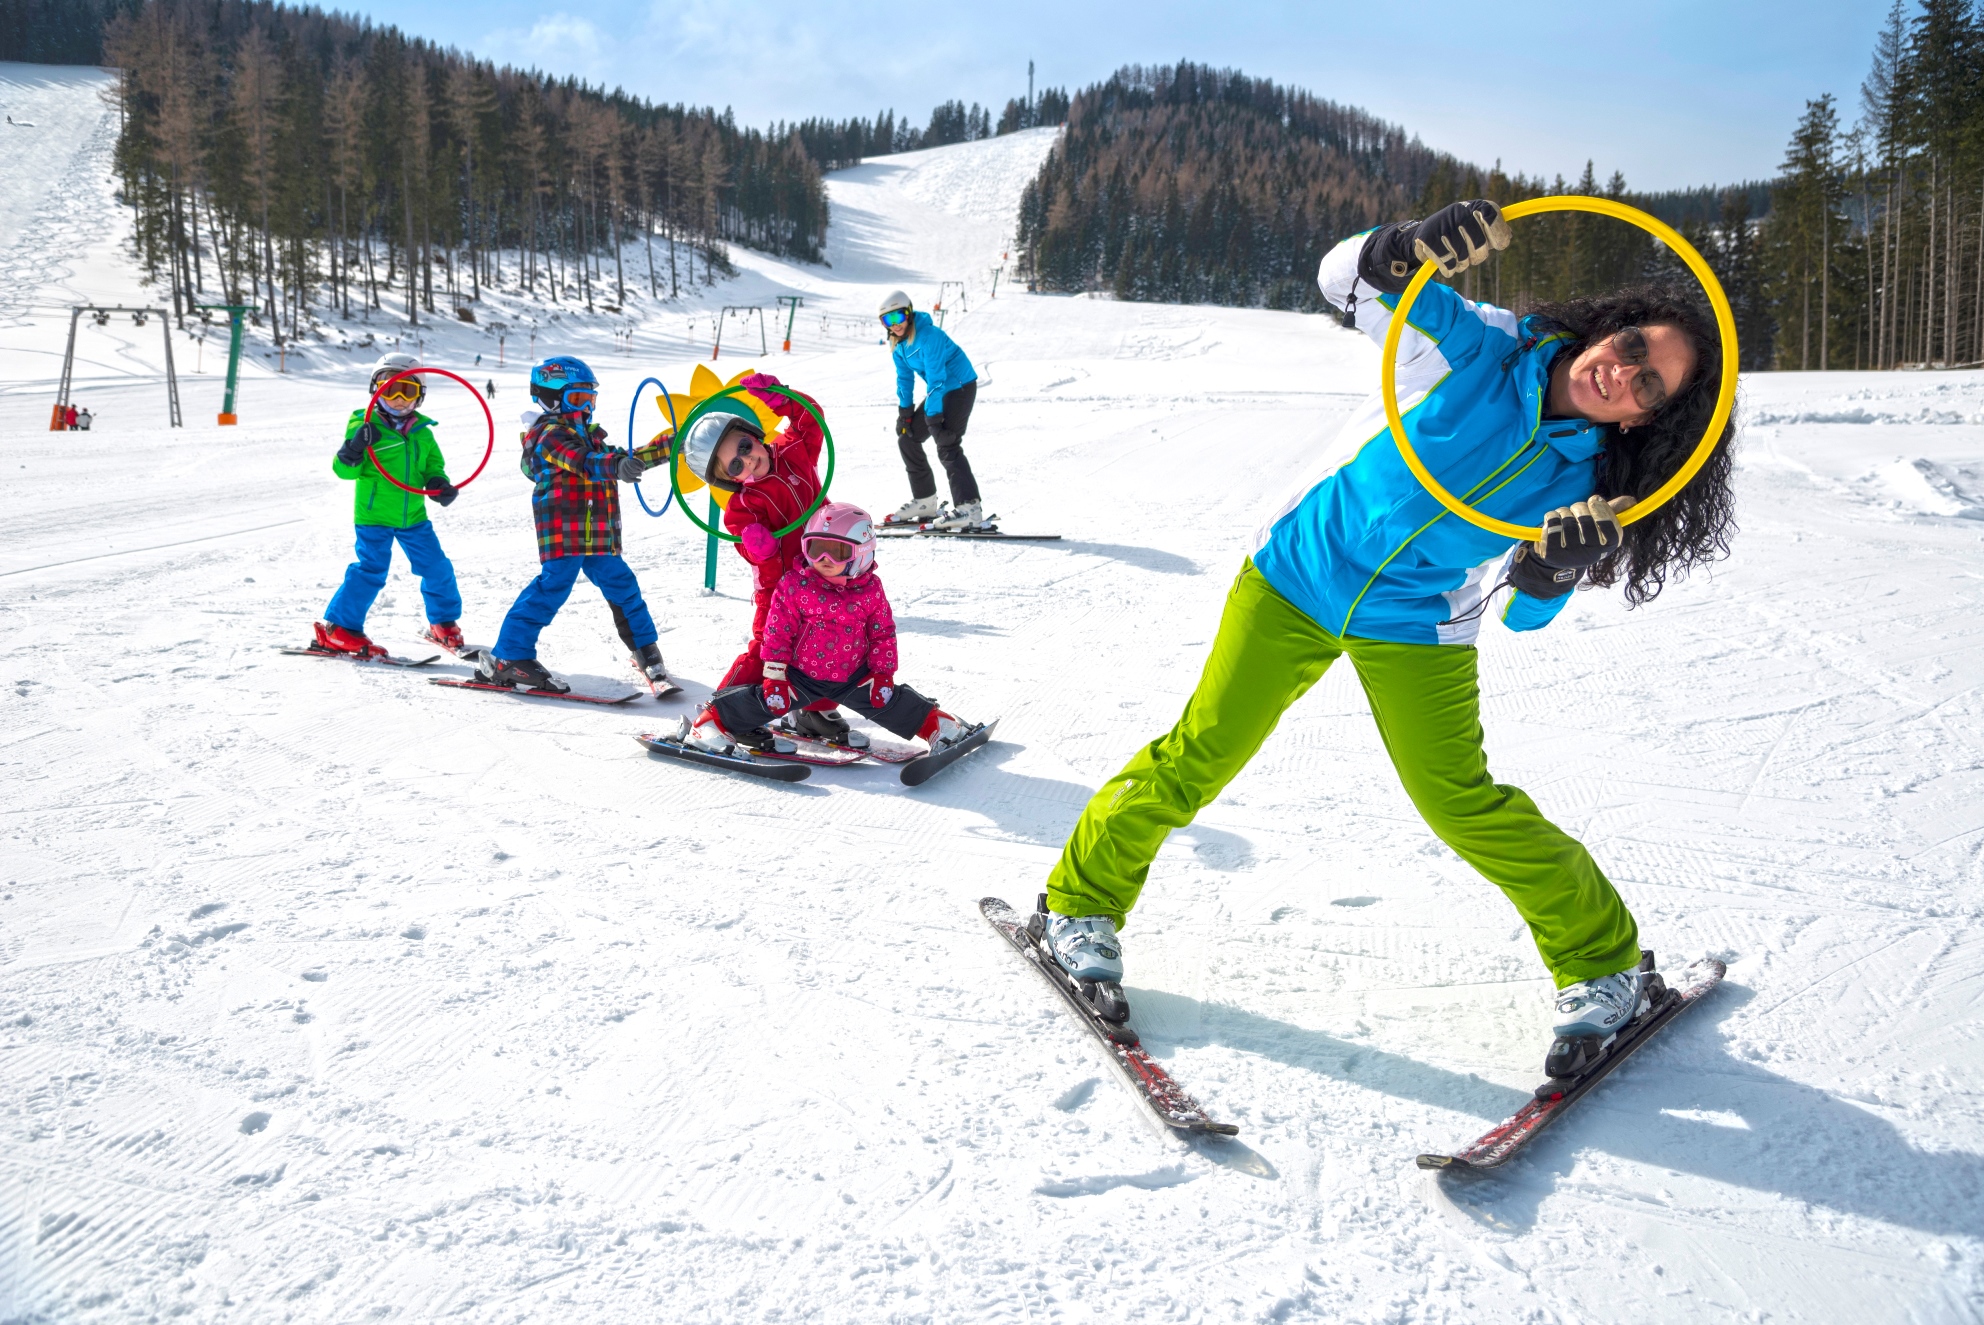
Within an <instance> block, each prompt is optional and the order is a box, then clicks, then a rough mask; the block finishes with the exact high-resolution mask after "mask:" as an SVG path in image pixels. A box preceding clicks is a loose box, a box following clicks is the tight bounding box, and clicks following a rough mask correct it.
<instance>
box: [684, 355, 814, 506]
mask: <svg viewBox="0 0 1984 1325" xmlns="http://www.w3.org/2000/svg"><path fill="white" fill-rule="evenodd" d="M747 391H770V392H772V393H774V394H776V395H781V396H784V397H785V398H786V399H787V400H795V401H798V402H799V408H801V409H803V410H805V411H806V412H807V413H808V414H809V415H811V416H812V418H813V422H815V423H817V424H819V425H820V436H821V437H822V438H823V439H824V440H825V441H826V444H827V476H826V477H825V478H824V479H821V480H820V495H819V496H817V497H815V498H813V504H812V505H811V506H808V507H807V508H806V509H805V510H803V511H801V512H800V513H799V518H798V519H797V520H794V521H793V522H792V523H791V524H789V525H787V526H786V527H785V528H783V529H774V530H773V531H772V537H773V538H784V537H785V536H786V535H787V534H789V533H791V532H792V531H793V530H795V529H797V528H799V527H800V526H801V525H803V524H805V523H806V521H807V520H808V519H810V518H811V517H812V515H813V512H815V511H817V510H819V509H820V504H821V503H822V502H824V501H826V499H827V489H828V488H830V487H832V486H833V482H834V434H833V430H832V429H831V428H829V427H827V421H826V420H825V419H824V418H822V417H820V411H818V410H816V409H814V408H813V402H812V401H810V400H808V399H806V397H804V396H802V395H800V394H799V393H798V392H797V391H788V390H786V389H785V388H784V387H782V386H772V385H771V384H769V383H761V384H760V385H758V386H727V387H725V388H724V389H723V390H721V391H719V392H717V393H716V394H714V395H712V396H710V397H709V398H707V399H706V400H704V401H703V403H702V404H700V405H698V406H696V408H694V409H692V410H690V411H689V417H688V418H686V419H684V420H682V426H681V427H679V428H677V429H676V430H675V437H677V438H680V437H687V436H688V435H689V429H690V428H691V427H692V426H694V424H695V422H696V420H697V419H700V418H702V417H703V415H704V414H705V413H707V412H708V411H709V409H710V407H711V406H713V405H715V404H716V402H717V401H719V400H722V399H723V398H724V397H726V396H741V395H743V394H744V393H745V392H747ZM670 440H671V442H672V441H673V440H674V438H671V439H670ZM678 454H679V453H678V451H677V449H676V447H675V446H673V445H671V446H670V447H669V448H668V487H669V490H670V491H671V492H673V493H674V494H675V509H676V510H678V511H680V512H682V514H684V515H686V516H688V517H689V523H691V524H693V525H695V526H696V528H698V529H700V530H702V531H703V532H704V533H706V534H708V535H709V536H710V537H711V538H720V539H722V540H723V541H724V542H726V543H741V542H743V541H744V540H743V539H741V538H739V537H738V536H737V535H735V534H726V533H724V532H723V530H721V529H717V528H713V527H712V526H710V525H706V524H704V523H703V521H702V518H701V517H700V516H698V515H697V514H696V512H695V511H694V510H693V509H692V508H691V507H690V505H689V499H688V498H687V497H684V496H683V495H682V466H681V463H680V462H679V460H678V459H677V456H678Z"/></svg>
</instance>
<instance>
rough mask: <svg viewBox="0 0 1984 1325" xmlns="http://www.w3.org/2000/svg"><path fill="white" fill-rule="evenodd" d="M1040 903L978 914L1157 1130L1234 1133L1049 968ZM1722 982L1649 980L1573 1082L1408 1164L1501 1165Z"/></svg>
mask: <svg viewBox="0 0 1984 1325" xmlns="http://www.w3.org/2000/svg"><path fill="white" fill-rule="evenodd" d="M1045 900H1046V899H1045V898H1044V897H1043V898H1042V905H1041V908H1040V911H1039V912H1036V914H1035V916H1033V917H1023V916H1021V915H1020V914H1019V913H1018V912H1016V911H1014V910H1013V908H1012V907H1011V906H1009V905H1007V904H1006V902H1005V901H1003V900H1002V899H1000V898H997V897H987V898H983V899H981V900H980V901H979V903H978V909H979V913H980V914H981V915H983V916H984V917H985V919H986V921H987V923H989V924H990V925H991V926H992V928H993V929H994V930H995V931H997V932H998V934H999V936H1000V937H1001V938H1003V939H1005V940H1006V942H1007V943H1008V944H1010V945H1011V946H1012V947H1013V949H1014V950H1015V951H1016V952H1018V953H1019V954H1020V956H1021V957H1023V958H1024V959H1025V960H1026V962H1027V964H1028V965H1030V966H1031V967H1033V969H1034V970H1035V971H1037V972H1039V974H1040V976H1041V977H1042V978H1043V979H1045V980H1046V981H1047V983H1048V984H1050V985H1052V986H1053V987H1054V990H1055V992H1056V993H1058V994H1060V996H1061V998H1062V1001H1063V1002H1065V1003H1066V1004H1067V1006H1068V1008H1069V1010H1070V1011H1071V1012H1073V1013H1074V1015H1075V1019H1076V1020H1077V1021H1079V1022H1080V1023H1081V1024H1082V1025H1083V1026H1084V1027H1086V1028H1087V1029H1088V1031H1089V1033H1090V1034H1091V1035H1093V1036H1094V1037H1095V1038H1096V1040H1097V1041H1098V1042H1100V1044H1101V1045H1102V1047H1103V1049H1104V1050H1105V1051H1106V1052H1107V1053H1108V1055H1109V1058H1110V1061H1111V1062H1112V1063H1114V1064H1115V1065H1116V1067H1117V1069H1118V1071H1119V1072H1120V1074H1121V1075H1122V1077H1123V1079H1124V1080H1125V1081H1126V1082H1128V1083H1129V1086H1130V1088H1131V1089H1132V1090H1134V1091H1135V1092H1136V1093H1137V1096H1138V1098H1140V1099H1141V1100H1143V1102H1144V1103H1145V1104H1146V1105H1148V1106H1149V1108H1150V1110H1151V1112H1152V1113H1154V1114H1155V1115H1156V1116H1157V1118H1158V1120H1159V1121H1160V1122H1162V1123H1163V1124H1164V1125H1165V1126H1166V1127H1168V1128H1170V1129H1171V1130H1172V1131H1173V1132H1174V1133H1178V1134H1180V1135H1188V1136H1189V1135H1201V1136H1233V1135H1235V1134H1236V1133H1237V1132H1238V1131H1239V1130H1240V1129H1239V1128H1237V1127H1235V1126H1234V1125H1233V1124H1231V1123H1221V1122H1215V1121H1213V1120H1212V1118H1211V1116H1210V1115H1208V1114H1207V1113H1206V1111H1205V1109H1204V1108H1202V1107H1201V1106H1200V1105H1199V1103H1198V1101H1196V1100H1194V1099H1193V1098H1192V1097H1191V1095H1190V1094H1189V1093H1188V1092H1187V1091H1186V1090H1185V1088H1184V1087H1183V1086H1181V1085H1179V1084H1178V1083H1177V1081H1175V1080H1174V1079H1173V1078H1172V1076H1171V1074H1170V1073H1169V1072H1167V1071H1165V1070H1164V1067H1163V1065H1162V1064H1160V1063H1159V1062H1157V1060H1155V1059H1154V1058H1152V1057H1151V1056H1150V1054H1149V1053H1148V1052H1147V1051H1145V1049H1144V1048H1143V1045H1142V1043H1141V1041H1140V1039H1139V1037H1138V1035H1137V1032H1136V1029H1135V1027H1134V1026H1133V1025H1132V1024H1131V1022H1130V1021H1129V1020H1128V1019H1125V1020H1121V1021H1117V1020H1113V1019H1111V1018H1107V1017H1105V1016H1103V1015H1102V1012H1101V1011H1100V1010H1098V1004H1102V1005H1105V1006H1106V1005H1107V1004H1108V1002H1109V1000H1107V999H1102V998H1098V997H1096V995H1095V994H1094V993H1092V992H1091V991H1090V990H1089V989H1087V988H1085V987H1084V985H1083V983H1082V982H1080V981H1077V980H1075V979H1074V978H1073V977H1072V976H1070V975H1069V974H1068V973H1067V972H1066V971H1065V970H1063V969H1062V967H1061V964H1060V963H1059V962H1057V961H1056V960H1054V955H1053V953H1052V952H1050V951H1048V949H1047V946H1046V944H1045V942H1044V941H1043V931H1044V929H1045V925H1044V923H1042V922H1044V919H1045V916H1044V914H1043V913H1044V911H1045ZM1649 956H1651V954H1649ZM1723 974H1724V967H1723V964H1722V963H1721V962H1719V961H1717V960H1715V959H1714V958H1703V959H1702V960H1701V961H1698V962H1695V963H1694V964H1693V965H1691V966H1689V967H1688V968H1687V969H1686V970H1684V971H1682V972H1681V973H1680V974H1679V975H1678V976H1677V977H1675V981H1674V983H1673V985H1672V986H1669V985H1668V984H1667V983H1666V982H1665V981H1662V980H1660V977H1658V976H1655V977H1654V980H1655V981H1657V982H1658V983H1657V985H1656V986H1655V987H1654V996H1653V1001H1652V1003H1651V1005H1650V1006H1649V1007H1648V1008H1647V1010H1646V1011H1644V1012H1642V1013H1641V1014H1640V1015H1639V1017H1638V1018H1637V1019H1635V1020H1634V1021H1633V1022H1632V1023H1631V1024H1630V1025H1628V1026H1627V1028H1626V1029H1625V1030H1624V1031H1621V1032H1620V1033H1619V1034H1618V1035H1617V1036H1615V1037H1614V1038H1613V1041H1612V1043H1611V1044H1609V1045H1607V1046H1605V1048H1604V1049H1603V1050H1602V1051H1601V1052H1600V1054H1599V1056H1598V1057H1597V1058H1596V1059H1595V1060H1594V1061H1592V1062H1590V1063H1589V1064H1587V1065H1585V1066H1584V1067H1583V1069H1582V1070H1581V1071H1580V1072H1579V1073H1578V1074H1577V1075H1576V1076H1573V1077H1568V1078H1553V1079H1552V1080H1550V1081H1546V1082H1545V1083H1543V1085H1541V1086H1538V1087H1537V1088H1536V1091H1535V1093H1534V1095H1533V1096H1532V1098H1531V1099H1530V1101H1529V1102H1528V1103H1526V1104H1525V1105H1523V1107H1522V1108H1520V1109H1518V1110H1517V1111H1516V1113H1515V1116H1513V1117H1511V1118H1509V1119H1507V1120H1505V1121H1504V1122H1502V1123H1500V1124H1498V1125H1497V1126H1495V1127H1492V1128H1490V1129H1489V1130H1488V1131H1487V1132H1486V1133H1485V1134H1483V1135H1482V1136H1481V1137H1480V1138H1479V1139H1478V1140H1476V1141H1475V1142H1473V1143H1472V1144H1471V1145H1468V1146H1466V1147H1464V1148H1462V1149H1460V1150H1457V1151H1454V1152H1453V1153H1451V1154H1425V1155H1420V1156H1419V1157H1418V1158H1417V1160H1416V1161H1415V1162H1416V1163H1417V1164H1418V1166H1419V1167H1420V1168H1422V1169H1435V1170H1459V1171H1486V1170H1490V1169H1494V1168H1499V1167H1500V1166H1501V1165H1503V1164H1506V1163H1508V1162H1509V1161H1510V1160H1511V1159H1513V1158H1515V1156H1516V1155H1517V1154H1518V1153H1520V1152H1521V1150H1522V1149H1523V1147H1524V1146H1526V1145H1528V1144H1529V1143H1530V1142H1531V1141H1533V1140H1535V1139H1536V1137H1537V1136H1538V1135H1540V1134H1541V1133H1542V1132H1543V1130H1544V1129H1545V1128H1547V1127H1549V1126H1550V1125H1551V1124H1552V1123H1554V1122H1556V1121H1557V1120H1558V1119H1559V1118H1561V1117H1563V1116H1564V1114H1565V1113H1567V1112H1569V1111H1570V1108H1571V1106H1572V1105H1574V1104H1576V1103H1577V1102H1578V1101H1579V1100H1581V1099H1583V1098H1584V1097H1585V1095H1586V1094H1587V1093H1589V1092H1590V1091H1591V1089H1592V1088H1593V1087H1594V1086H1596V1085H1597V1084H1598V1083H1599V1082H1600V1081H1603V1080H1604V1079H1605V1078H1606V1077H1607V1076H1608V1075H1610V1074H1611V1073H1612V1071H1613V1070H1614V1069H1616V1068H1617V1067H1618V1066H1619V1065H1620V1064H1621V1063H1623V1062H1625V1061H1626V1060H1627V1059H1628V1058H1630V1057H1632V1055H1633V1054H1635V1053H1637V1052H1638V1051H1639V1050H1640V1049H1641V1048H1642V1047H1643V1046H1644V1045H1645V1044H1646V1042H1647V1041H1648V1040H1650V1039H1652V1038H1653V1036H1654V1035H1655V1034H1657V1033H1658V1032H1659V1030H1660V1029H1661V1027H1663V1026H1665V1025H1667V1023H1668V1022H1670V1021H1672V1020H1673V1019H1674V1018H1676V1017H1678V1016H1680V1015H1681V1013H1683V1012H1685V1011H1687V1010H1688V1009H1689V1008H1691V1007H1694V1006H1695V1005H1696V1004H1697V1003H1699V1002H1701V1001H1702V999H1703V997H1704V996H1705V995H1707V994H1708V993H1709V992H1710V991H1711V990H1713V989H1714V988H1715V987H1716V985H1717V984H1719V983H1721V981H1722V977H1723Z"/></svg>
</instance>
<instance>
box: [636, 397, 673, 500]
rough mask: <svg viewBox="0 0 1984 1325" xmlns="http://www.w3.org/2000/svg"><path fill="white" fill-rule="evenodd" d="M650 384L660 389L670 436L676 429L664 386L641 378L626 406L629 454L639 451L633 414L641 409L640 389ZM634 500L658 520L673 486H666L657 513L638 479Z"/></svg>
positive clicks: (670, 454)
mask: <svg viewBox="0 0 1984 1325" xmlns="http://www.w3.org/2000/svg"><path fill="white" fill-rule="evenodd" d="M650 382H653V383H654V384H655V385H656V386H659V387H661V403H662V407H663V408H665V409H666V410H667V411H668V426H669V430H670V432H671V434H672V433H673V432H674V431H675V428H676V423H675V402H674V401H672V400H670V399H669V398H668V388H667V387H666V386H663V385H662V383H661V381H660V380H659V379H657V378H653V377H643V378H642V379H641V382H640V386H637V387H635V388H634V401H633V403H632V404H630V405H628V406H627V450H628V451H629V452H633V451H636V450H639V449H640V448H639V447H637V446H635V444H634V413H635V411H636V410H638V409H640V407H641V387H644V386H646V385H647V384H648V383H650ZM668 463H669V464H671V465H672V464H674V463H675V445H674V442H673V441H671V442H670V443H669V447H668ZM634 500H635V501H637V502H639V503H640V504H641V509H642V510H644V511H646V512H647V513H648V514H649V515H652V516H654V517H655V518H656V519H659V518H661V517H662V516H664V515H666V514H668V505H669V503H670V502H672V501H674V500H675V485H674V484H673V483H671V484H669V485H668V495H667V496H666V497H664V498H662V502H661V509H660V510H658V511H657V510H656V509H655V508H654V507H652V506H650V505H648V499H647V497H646V496H645V495H643V494H642V492H641V481H640V480H639V479H635V480H634Z"/></svg>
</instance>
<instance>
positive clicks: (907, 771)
mask: <svg viewBox="0 0 1984 1325" xmlns="http://www.w3.org/2000/svg"><path fill="white" fill-rule="evenodd" d="M998 725H999V720H998V719H997V718H994V719H992V721H990V722H981V723H979V724H978V725H977V726H976V727H973V728H972V729H971V730H970V731H968V732H966V733H965V734H964V735H963V736H960V737H958V739H957V740H955V741H952V742H951V743H950V744H949V745H947V746H945V747H944V748H943V749H941V750H932V751H931V752H930V753H929V754H927V755H924V756H923V757H922V758H921V759H912V760H910V761H909V762H908V763H906V764H904V765H903V766H902V784H903V785H904V786H905V787H920V786H922V785H923V784H924V783H926V782H928V781H929V780H930V779H931V778H933V777H935V776H936V775H937V774H939V773H941V772H943V771H944V770H945V769H947V768H949V767H950V766H951V765H952V764H954V763H956V762H957V761H958V760H960V759H962V758H964V757H965V756H966V755H968V754H970V753H971V752H972V751H973V750H976V749H977V748H978V747H979V746H981V745H983V744H985V743H986V742H987V741H989V740H991V739H992V731H993V729H994V728H995V727H997V726H998Z"/></svg>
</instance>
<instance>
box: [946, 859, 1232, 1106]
mask: <svg viewBox="0 0 1984 1325" xmlns="http://www.w3.org/2000/svg"><path fill="white" fill-rule="evenodd" d="M978 911H979V914H980V915H982V916H984V917H985V919H986V920H987V921H988V922H989V923H990V924H991V926H992V928H993V929H996V930H997V931H999V935H1000V937H1001V938H1003V939H1005V940H1006V942H1008V943H1010V944H1012V945H1013V947H1014V949H1015V950H1016V951H1018V953H1019V954H1020V956H1022V957H1024V958H1025V959H1026V961H1027V964H1028V965H1030V966H1032V967H1033V969H1034V970H1036V971H1038V972H1040V974H1041V977H1042V978H1043V979H1045V980H1046V981H1047V983H1048V984H1050V985H1053V986H1054V989H1055V992H1057V993H1059V994H1060V995H1061V998H1062V999H1063V1001H1065V1002H1066V1003H1067V1005H1068V1007H1069V1008H1070V1009H1071V1010H1072V1011H1073V1012H1074V1014H1075V1016H1076V1018H1077V1019H1078V1020H1079V1021H1080V1022H1081V1023H1082V1025H1084V1026H1086V1027H1088V1030H1089V1033H1090V1034H1091V1035H1093V1036H1095V1038H1096V1039H1097V1040H1099V1041H1101V1043H1102V1047H1103V1048H1104V1049H1106V1050H1107V1051H1108V1053H1109V1058H1110V1061H1111V1062H1113V1063H1115V1064H1116V1066H1117V1068H1118V1069H1119V1070H1120V1071H1121V1072H1122V1073H1123V1079H1124V1080H1126V1081H1128V1082H1129V1083H1130V1088H1131V1089H1132V1090H1134V1091H1136V1092H1137V1094H1138V1095H1139V1096H1140V1097H1141V1098H1142V1099H1143V1102H1144V1103H1145V1104H1148V1105H1149V1106H1150V1107H1151V1111H1152V1112H1153V1113H1155V1114H1156V1115H1157V1116H1158V1117H1159V1118H1160V1119H1162V1120H1163V1122H1164V1125H1165V1126H1166V1127H1169V1128H1171V1129H1172V1130H1173V1131H1175V1132H1186V1133H1199V1134H1203V1135H1208V1136H1233V1135H1235V1134H1236V1133H1238V1132H1239V1130H1240V1129H1239V1128H1238V1127H1235V1126H1234V1125H1233V1124H1232V1123H1216V1122H1214V1121H1213V1120H1212V1119H1211V1118H1209V1117H1208V1116H1207V1115H1206V1111H1205V1110H1204V1109H1202V1108H1200V1107H1199V1104H1198V1101H1197V1100H1194V1099H1193V1098H1192V1097H1191V1096H1190V1095H1188V1094H1186V1093H1185V1088H1184V1087H1183V1086H1181V1085H1179V1084H1178V1083H1177V1082H1176V1081H1173V1080H1172V1079H1171V1074H1170V1073H1169V1072H1166V1071H1165V1070H1164V1066H1163V1064H1161V1063H1159V1062H1158V1061H1157V1060H1156V1059H1155V1058H1152V1057H1151V1056H1150V1054H1149V1053H1148V1052H1147V1051H1145V1049H1144V1047H1143V1045H1142V1044H1141V1043H1140V1042H1139V1041H1138V1039H1137V1033H1136V1031H1135V1030H1134V1029H1132V1028H1131V1026H1130V1024H1129V1023H1128V1022H1112V1021H1104V1020H1103V1019H1102V1018H1101V1017H1100V1016H1098V1015H1097V1014H1096V1011H1095V1009H1094V1008H1093V1007H1092V1006H1090V1004H1089V1002H1088V1000H1087V999H1085V998H1083V997H1082V995H1081V991H1080V990H1079V989H1077V988H1076V987H1075V982H1074V979H1073V978H1072V977H1071V976H1069V974H1068V973H1067V972H1066V971H1063V970H1062V969H1061V965H1060V963H1059V962H1057V961H1055V960H1054V958H1053V957H1051V956H1049V955H1048V954H1047V953H1046V952H1045V951H1044V950H1043V949H1042V948H1041V946H1040V944H1039V943H1038V942H1036V941H1035V939H1034V936H1033V934H1032V932H1031V931H1030V930H1029V928H1028V926H1027V922H1026V920H1025V919H1024V918H1023V917H1022V916H1021V915H1020V914H1019V912H1017V911H1015V910H1013V908H1012V907H1010V906H1008V905H1006V903H1005V902H1004V901H1002V900H1001V899H999V898H997V897H986V898H981V899H980V900H979V903H978Z"/></svg>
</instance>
